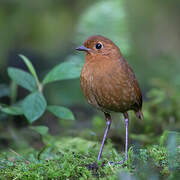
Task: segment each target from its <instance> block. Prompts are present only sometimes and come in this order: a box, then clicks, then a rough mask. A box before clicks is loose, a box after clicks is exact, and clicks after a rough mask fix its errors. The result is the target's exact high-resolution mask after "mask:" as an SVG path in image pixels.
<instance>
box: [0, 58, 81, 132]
mask: <svg viewBox="0 0 180 180" xmlns="http://www.w3.org/2000/svg"><path fill="white" fill-rule="evenodd" d="M20 57H21V59H22V60H23V61H24V63H25V64H26V66H27V67H28V70H29V72H30V73H28V72H25V71H23V70H21V69H18V68H14V67H9V68H8V75H9V77H10V78H11V79H12V81H13V82H15V83H16V84H17V85H19V86H21V87H23V88H25V89H27V90H28V91H29V92H30V93H29V95H28V96H27V97H25V98H24V99H23V100H21V101H20V102H16V103H14V104H12V105H11V106H7V105H4V104H0V111H2V112H4V113H7V114H10V115H14V116H15V115H24V116H25V117H26V119H27V120H28V122H29V123H33V122H34V121H36V120H37V119H38V118H40V117H41V116H42V115H43V113H44V112H45V110H48V111H49V112H51V113H53V114H54V115H55V116H56V117H58V118H61V119H65V120H66V119H67V120H74V116H73V113H72V112H71V111H70V110H69V109H68V108H66V107H63V106H56V105H47V102H46V99H45V97H44V95H43V90H44V88H45V85H47V84H49V83H51V82H54V81H59V80H65V79H72V78H77V77H79V75H80V70H81V63H79V62H78V61H77V60H73V59H72V60H70V61H66V62H63V63H61V64H59V65H57V66H56V67H54V68H53V69H52V70H51V71H50V72H49V73H48V74H47V75H46V76H45V77H44V79H43V81H42V82H40V81H39V78H38V76H37V73H36V71H35V68H34V67H33V65H32V63H31V61H30V60H29V59H28V58H27V57H25V56H24V55H20ZM41 129H42V128H41Z"/></svg>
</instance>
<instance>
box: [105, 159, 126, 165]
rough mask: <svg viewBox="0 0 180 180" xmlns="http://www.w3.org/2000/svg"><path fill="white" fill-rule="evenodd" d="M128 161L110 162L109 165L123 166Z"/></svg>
mask: <svg viewBox="0 0 180 180" xmlns="http://www.w3.org/2000/svg"><path fill="white" fill-rule="evenodd" d="M126 161H127V160H126V159H124V160H122V161H119V162H112V161H110V162H108V165H110V166H115V165H122V164H124V163H125V162H126Z"/></svg>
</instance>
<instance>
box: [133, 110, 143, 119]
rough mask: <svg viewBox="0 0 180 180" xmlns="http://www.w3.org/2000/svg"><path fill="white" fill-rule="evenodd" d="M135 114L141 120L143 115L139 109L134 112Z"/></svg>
mask: <svg viewBox="0 0 180 180" xmlns="http://www.w3.org/2000/svg"><path fill="white" fill-rule="evenodd" d="M135 113H136V116H137V118H139V119H143V113H142V110H141V109H139V110H138V111H136V112H135Z"/></svg>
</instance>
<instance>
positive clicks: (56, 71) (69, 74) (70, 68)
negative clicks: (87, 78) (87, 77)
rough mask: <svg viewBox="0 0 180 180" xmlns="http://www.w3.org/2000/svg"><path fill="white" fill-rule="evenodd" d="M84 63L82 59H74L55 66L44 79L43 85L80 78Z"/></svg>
mask: <svg viewBox="0 0 180 180" xmlns="http://www.w3.org/2000/svg"><path fill="white" fill-rule="evenodd" d="M82 65H83V64H82V62H81V61H80V58H77V57H76V58H72V59H71V60H69V61H66V62H63V63H61V64H59V65H57V66H55V67H54V68H53V69H52V70H51V71H50V72H49V73H48V74H47V75H46V76H45V78H44V80H43V84H47V83H50V82H54V81H59V80H65V79H73V78H78V77H79V76H80V73H81V68H82Z"/></svg>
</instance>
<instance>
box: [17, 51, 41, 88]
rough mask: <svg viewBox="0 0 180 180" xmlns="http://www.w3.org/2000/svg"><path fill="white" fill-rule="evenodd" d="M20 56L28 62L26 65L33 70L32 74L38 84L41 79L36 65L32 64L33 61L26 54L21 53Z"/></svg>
mask: <svg viewBox="0 0 180 180" xmlns="http://www.w3.org/2000/svg"><path fill="white" fill-rule="evenodd" d="M19 57H20V58H21V59H22V60H23V61H24V63H25V64H26V66H27V67H28V69H29V71H30V72H31V74H32V75H33V76H34V78H35V80H36V83H37V85H39V84H40V83H39V79H38V76H37V74H36V71H35V69H34V66H33V65H32V63H31V61H30V60H29V59H28V58H27V57H25V56H24V55H22V54H20V55H19Z"/></svg>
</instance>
